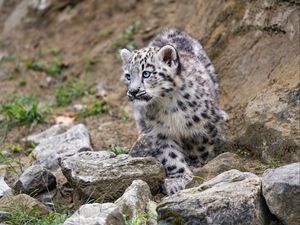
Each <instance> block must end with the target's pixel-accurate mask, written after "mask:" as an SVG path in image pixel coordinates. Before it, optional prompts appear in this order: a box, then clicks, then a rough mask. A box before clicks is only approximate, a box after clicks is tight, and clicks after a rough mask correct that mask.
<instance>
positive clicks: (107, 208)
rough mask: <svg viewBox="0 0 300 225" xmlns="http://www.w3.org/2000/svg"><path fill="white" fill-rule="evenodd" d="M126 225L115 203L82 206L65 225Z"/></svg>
mask: <svg viewBox="0 0 300 225" xmlns="http://www.w3.org/2000/svg"><path fill="white" fill-rule="evenodd" d="M75 224H80V225H126V223H125V219H124V217H123V215H122V213H121V212H120V210H119V209H118V206H117V205H115V204H113V203H103V204H99V203H93V204H86V205H83V206H81V207H80V208H79V209H78V210H77V211H76V212H75V213H74V214H73V215H72V216H71V217H70V218H68V219H67V220H66V221H65V222H64V223H63V225H75Z"/></svg>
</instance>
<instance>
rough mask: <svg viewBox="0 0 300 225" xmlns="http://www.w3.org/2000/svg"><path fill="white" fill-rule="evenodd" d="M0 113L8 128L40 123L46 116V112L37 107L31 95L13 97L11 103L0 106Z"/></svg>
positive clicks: (36, 101)
mask: <svg viewBox="0 0 300 225" xmlns="http://www.w3.org/2000/svg"><path fill="white" fill-rule="evenodd" d="M0 113H1V114H2V115H3V116H4V117H5V120H4V123H5V124H6V125H8V126H9V127H11V126H14V125H26V126H29V125H31V124H37V123H41V122H43V121H44V119H45V115H46V111H45V110H41V109H40V108H39V107H38V100H37V98H36V97H34V96H31V95H24V96H21V95H16V96H14V97H13V98H12V100H11V101H9V102H8V103H5V104H3V105H1V106H0Z"/></svg>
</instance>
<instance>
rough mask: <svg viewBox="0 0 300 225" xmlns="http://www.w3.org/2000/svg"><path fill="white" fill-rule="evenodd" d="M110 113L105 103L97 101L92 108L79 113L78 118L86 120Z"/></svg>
mask: <svg viewBox="0 0 300 225" xmlns="http://www.w3.org/2000/svg"><path fill="white" fill-rule="evenodd" d="M108 112H109V108H108V106H107V105H106V104H105V103H104V102H102V101H99V100H95V101H94V103H93V104H92V106H90V107H87V108H85V109H83V110H82V111H80V112H78V113H77V115H76V117H77V118H86V117H90V116H95V115H98V114H102V113H108Z"/></svg>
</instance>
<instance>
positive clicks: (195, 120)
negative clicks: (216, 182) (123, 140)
mask: <svg viewBox="0 0 300 225" xmlns="http://www.w3.org/2000/svg"><path fill="white" fill-rule="evenodd" d="M120 55H121V58H122V61H123V71H124V76H123V78H124V82H125V84H126V85H127V90H128V91H127V96H128V97H129V99H130V100H131V101H132V102H133V108H134V113H135V119H136V122H137V127H138V131H139V138H138V140H137V141H136V143H135V144H134V146H133V147H132V149H131V150H130V155H131V156H153V157H155V158H157V159H158V160H159V161H160V162H161V163H162V164H163V165H164V166H165V169H166V174H167V179H166V180H165V182H164V187H165V190H166V192H167V194H168V195H171V194H174V193H176V192H177V191H179V190H181V189H184V188H185V186H186V184H187V183H188V182H189V181H190V180H191V179H192V172H191V169H192V168H193V167H199V166H202V165H203V164H204V163H205V162H206V161H207V160H208V159H211V158H213V157H215V156H216V149H215V148H214V146H215V143H216V142H217V140H218V139H219V130H220V124H221V123H222V121H224V120H226V117H227V115H226V113H225V112H224V111H223V110H221V109H220V106H219V99H218V98H219V97H218V94H219V93H218V83H217V75H216V73H215V69H214V67H213V65H212V64H211V61H210V60H209V58H208V57H207V55H206V53H205V52H204V50H203V48H202V46H201V44H200V43H199V42H198V41H197V40H196V39H194V38H192V37H191V36H190V35H188V34H187V33H185V32H183V31H180V30H177V29H169V30H166V31H164V32H162V33H161V34H159V35H158V36H156V37H155V38H154V39H153V40H152V41H151V42H150V44H149V45H148V47H145V48H142V49H140V50H134V51H132V52H131V51H129V50H127V49H122V50H120Z"/></svg>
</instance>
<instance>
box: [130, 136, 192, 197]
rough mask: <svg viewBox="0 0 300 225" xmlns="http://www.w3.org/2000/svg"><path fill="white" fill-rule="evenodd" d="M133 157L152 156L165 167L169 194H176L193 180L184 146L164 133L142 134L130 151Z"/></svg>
mask: <svg viewBox="0 0 300 225" xmlns="http://www.w3.org/2000/svg"><path fill="white" fill-rule="evenodd" d="M130 155H131V156H133V157H138V156H139V157H145V156H152V157H155V158H156V159H158V160H159V161H160V162H161V163H162V164H163V165H164V167H165V170H166V174H167V178H166V180H165V182H164V187H165V190H166V192H167V194H168V195H172V194H175V193H176V192H178V191H179V190H182V189H184V188H185V186H186V185H187V184H188V183H189V182H190V181H191V180H192V175H193V174H192V172H191V170H190V168H189V167H188V165H187V163H186V161H185V156H184V154H183V153H182V148H181V147H180V146H179V145H177V144H176V143H175V142H174V141H173V140H170V139H168V138H167V137H166V136H165V135H163V134H157V135H148V136H140V137H139V139H138V140H137V142H136V143H135V145H134V146H133V147H132V149H131V151H130Z"/></svg>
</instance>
